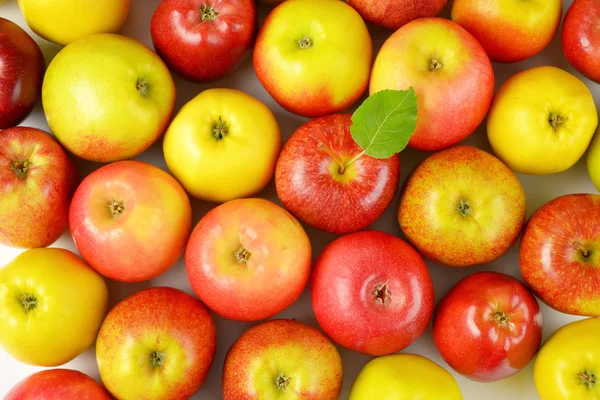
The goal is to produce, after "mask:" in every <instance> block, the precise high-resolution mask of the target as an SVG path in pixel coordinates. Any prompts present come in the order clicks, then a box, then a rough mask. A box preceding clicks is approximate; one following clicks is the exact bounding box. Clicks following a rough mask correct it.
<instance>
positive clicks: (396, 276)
mask: <svg viewBox="0 0 600 400" xmlns="http://www.w3.org/2000/svg"><path fill="white" fill-rule="evenodd" d="M386 288H387V295H388V297H387V299H385V298H384V299H383V300H382V299H381V297H377V293H376V292H377V291H378V290H379V291H381V292H382V293H385V292H386ZM311 296H312V304H313V310H314V312H315V316H316V317H317V321H318V322H319V325H321V327H322V328H323V330H324V331H325V333H327V335H329V337H331V339H333V341H334V342H336V343H338V344H339V345H341V346H344V347H347V348H349V349H351V350H354V351H358V352H361V353H365V354H369V355H372V356H381V355H386V354H392V353H395V352H397V351H400V350H402V349H403V348H405V347H406V346H408V345H409V344H411V343H412V342H414V341H415V340H416V339H417V338H418V337H419V336H421V334H422V333H423V332H424V331H425V329H426V328H427V325H429V321H430V320H431V316H432V314H433V306H434V293H433V284H432V281H431V276H430V275H429V271H428V270H427V266H426V265H425V262H424V261H423V258H422V257H421V256H420V255H419V253H417V251H416V250H415V249H413V248H412V247H411V246H410V245H409V244H408V243H406V242H405V241H403V240H402V239H400V238H397V237H395V236H392V235H390V234H388V233H385V232H379V231H361V232H356V233H352V234H349V235H346V236H342V237H341V238H339V239H337V240H335V241H333V242H332V243H330V244H329V245H328V246H327V247H326V248H325V250H323V252H322V253H321V255H320V256H319V258H318V259H317V262H316V264H315V268H314V270H313V275H312V280H311Z"/></svg>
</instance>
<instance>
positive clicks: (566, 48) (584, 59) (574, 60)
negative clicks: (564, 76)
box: [562, 0, 600, 83]
mask: <svg viewBox="0 0 600 400" xmlns="http://www.w3.org/2000/svg"><path fill="white" fill-rule="evenodd" d="M599 27H600V2H598V1H596V0H575V1H574V2H573V4H571V7H570V8H569V11H568V12H567V15H566V16H565V22H564V23H563V30H562V48H563V52H564V53H565V57H567V60H568V61H569V63H570V64H571V65H572V66H573V67H575V69H576V70H578V71H579V72H581V73H582V74H583V75H585V76H587V77H588V78H590V79H591V80H593V81H596V82H598V83H600V35H599V34H598V33H599V32H600V28H599Z"/></svg>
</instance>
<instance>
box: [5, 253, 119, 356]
mask: <svg viewBox="0 0 600 400" xmlns="http://www.w3.org/2000/svg"><path fill="white" fill-rule="evenodd" d="M107 307H108V289H107V288H106V283H105V282H104V279H102V277H101V276H100V275H98V274H97V273H96V272H95V271H94V270H93V269H91V268H90V267H89V266H88V265H87V264H86V263H85V262H84V261H83V260H82V259H80V258H79V257H77V256H76V255H75V254H73V253H71V252H70V251H68V250H63V249H45V248H44V249H32V250H27V251H25V252H24V253H21V254H20V255H19V256H17V257H16V258H15V259H14V260H13V261H11V262H10V263H9V264H8V265H6V266H5V267H4V268H2V269H0V345H1V346H2V347H3V348H4V350H6V352H7V353H8V354H10V355H11V356H13V357H14V358H15V359H17V360H18V361H21V362H23V363H25V364H32V365H40V366H45V367H50V366H56V365H61V364H64V363H66V362H68V361H70V360H72V359H73V358H75V357H77V356H78V355H79V354H80V353H82V352H83V351H84V350H85V349H87V348H88V347H90V346H91V345H92V343H94V340H96V334H97V333H98V329H99V328H100V324H101V323H102V319H103V318H104V315H105V314H106V309H107Z"/></svg>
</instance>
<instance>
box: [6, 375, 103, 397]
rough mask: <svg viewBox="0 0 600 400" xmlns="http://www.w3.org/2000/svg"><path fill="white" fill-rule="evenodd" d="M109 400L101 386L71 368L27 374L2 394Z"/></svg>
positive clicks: (9, 395)
mask: <svg viewBox="0 0 600 400" xmlns="http://www.w3.org/2000/svg"><path fill="white" fill-rule="evenodd" d="M57 399H63V400H68V399H72V400H75V399H80V400H110V396H109V394H108V392H107V391H106V390H104V388H103V387H102V386H100V385H99V384H98V383H97V382H96V381H95V380H93V379H92V378H90V377H89V376H87V375H86V374H84V373H81V372H79V371H74V370H72V369H49V370H45V371H40V372H37V373H35V374H33V375H30V376H28V377H27V378H25V379H23V380H22V381H20V382H19V383H17V384H16V385H15V386H13V388H12V389H11V390H10V391H9V392H8V393H7V394H6V396H4V400H57Z"/></svg>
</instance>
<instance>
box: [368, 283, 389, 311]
mask: <svg viewBox="0 0 600 400" xmlns="http://www.w3.org/2000/svg"><path fill="white" fill-rule="evenodd" d="M371 296H373V299H374V300H375V302H376V303H378V304H383V305H384V306H388V305H389V304H390V302H391V301H392V292H391V291H390V289H389V287H388V285H387V283H384V284H382V285H377V286H375V289H373V291H372V292H371Z"/></svg>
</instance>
